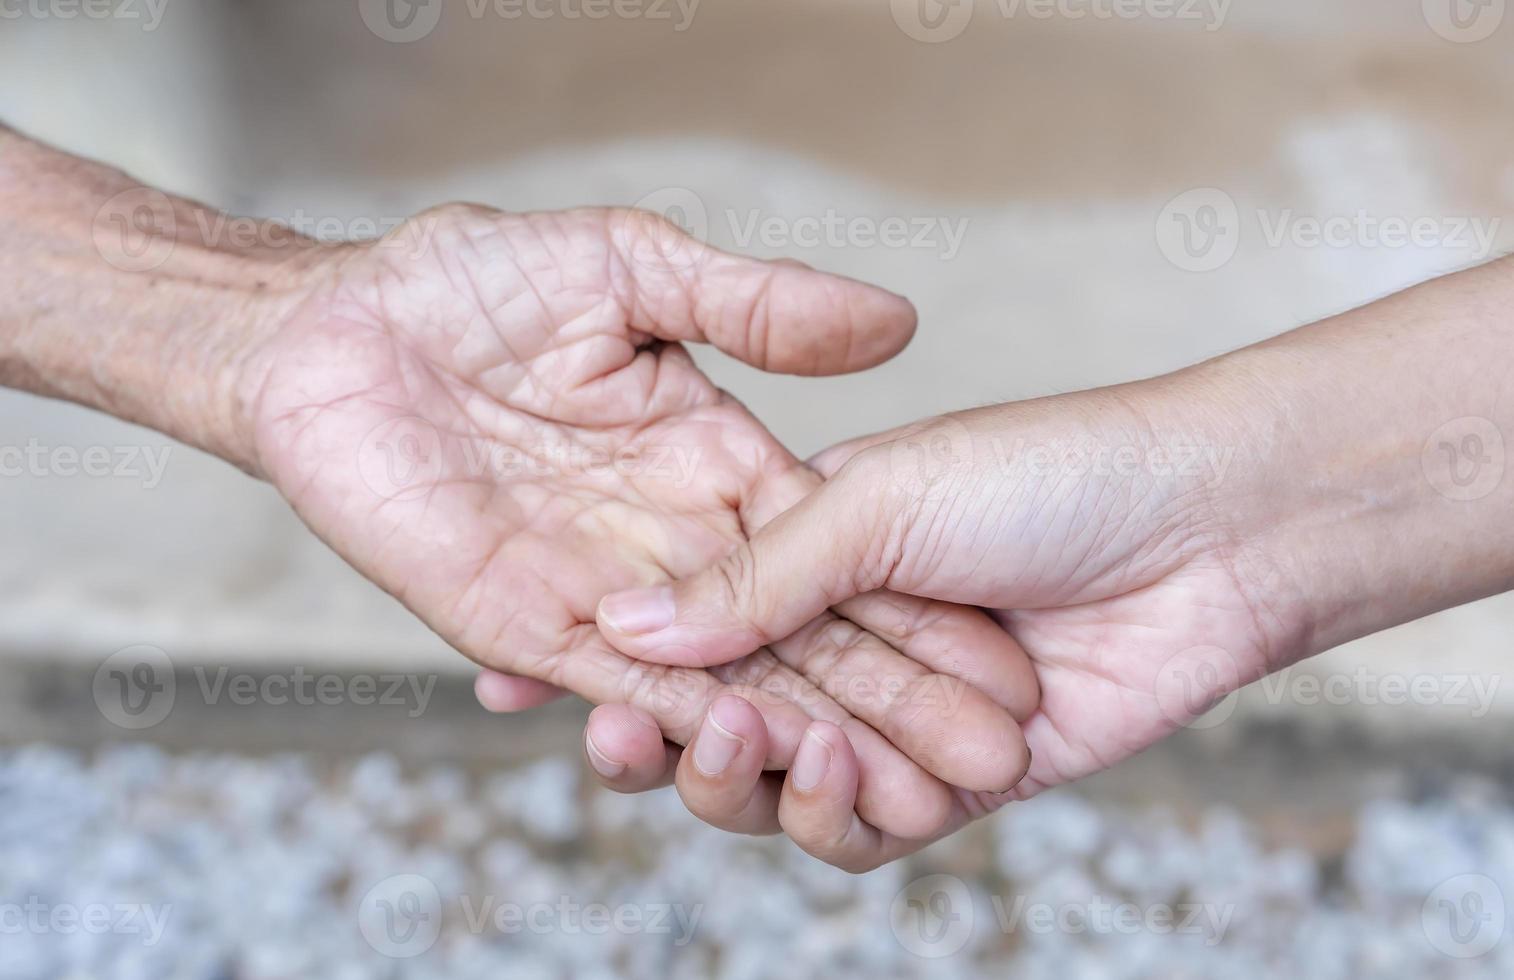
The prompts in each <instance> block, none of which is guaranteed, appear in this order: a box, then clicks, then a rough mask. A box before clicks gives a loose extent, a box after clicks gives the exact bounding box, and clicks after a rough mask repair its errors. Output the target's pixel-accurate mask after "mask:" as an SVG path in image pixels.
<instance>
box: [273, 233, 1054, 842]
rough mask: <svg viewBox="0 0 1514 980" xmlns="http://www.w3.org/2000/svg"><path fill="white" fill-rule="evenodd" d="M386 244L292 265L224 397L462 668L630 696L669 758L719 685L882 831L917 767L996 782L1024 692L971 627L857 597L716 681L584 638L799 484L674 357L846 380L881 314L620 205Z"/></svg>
mask: <svg viewBox="0 0 1514 980" xmlns="http://www.w3.org/2000/svg"><path fill="white" fill-rule="evenodd" d="M404 231H405V234H403V235H400V236H392V237H391V239H390V240H388V241H386V242H382V243H377V244H374V245H366V246H348V247H344V248H341V249H338V250H335V251H333V252H331V253H329V254H326V255H323V256H322V257H321V258H320V259H319V260H318V261H317V262H315V263H314V264H313V266H312V268H311V270H310V277H311V278H310V281H311V282H312V284H313V285H312V287H311V290H310V292H309V294H308V296H307V298H306V299H305V300H304V302H303V303H302V304H301V305H300V306H299V307H298V309H296V310H295V311H294V312H293V313H292V314H291V315H290V316H289V318H288V319H287V320H286V322H285V323H284V324H282V326H281V327H280V329H279V330H278V332H277V333H276V334H275V335H274V336H273V337H272V339H271V340H270V341H269V343H268V344H267V345H266V347H265V348H264V349H263V350H262V351H261V352H260V356H259V358H258V359H257V362H256V363H257V370H256V372H255V379H256V380H255V382H254V383H252V384H251V386H250V389H249V398H250V399H251V400H252V406H251V408H252V410H253V411H254V413H255V417H256V419H257V441H258V453H259V463H260V465H261V467H262V469H263V470H264V472H265V473H266V474H267V475H268V476H269V478H270V479H271V480H272V481H273V482H274V483H275V484H276V485H277V486H278V487H279V488H280V489H281V490H282V491H283V492H284V493H285V494H286V495H287V496H288V498H289V499H290V501H291V502H292V503H293V505H294V506H295V508H296V509H297V510H298V512H299V513H300V515H301V516H302V517H303V519H304V520H305V521H306V522H307V523H308V524H310V526H311V527H312V528H313V529H314V530H315V531H316V532H317V533H318V534H320V535H321V536H322V537H323V538H324V539H325V540H326V541H327V542H329V543H330V544H331V545H332V547H334V548H335V549H336V550H337V551H338V552H340V553H341V554H342V555H343V556H344V557H345V558H347V559H348V560H349V561H351V562H352V563H353V564H354V565H355V566H356V567H357V568H358V569H360V570H361V571H362V572H363V573H364V574H366V575H368V576H369V577H370V578H372V579H373V580H374V581H376V582H377V583H379V584H380V585H381V586H383V587H384V588H385V589H387V590H388V591H390V592H391V593H393V594H394V595H396V596H397V597H399V598H400V599H401V600H402V601H403V602H404V603H405V604H406V605H407V606H408V607H409V608H410V609H412V610H413V611H415V612H416V613H417V614H418V615H420V616H421V617H422V618H423V619H424V620H425V621H426V622H427V623H428V624H429V625H430V626H431V627H432V628H433V629H435V630H436V631H437V632H438V633H439V634H441V635H442V636H443V637H444V638H446V639H447V640H448V641H449V642H451V643H452V644H453V645H455V646H456V647H457V648H458V649H459V650H461V651H462V652H464V653H465V654H466V655H468V656H469V657H471V658H472V659H474V660H476V661H478V662H479V663H481V664H484V665H486V666H488V667H491V668H494V669H496V670H500V671H505V672H508V673H511V674H515V675H520V676H522V677H527V678H534V679H535V680H536V681H539V682H542V683H543V684H549V685H555V686H559V687H562V688H566V689H568V690H570V691H573V692H575V693H577V694H580V695H582V696H583V697H585V698H587V699H589V700H591V701H594V702H598V703H605V702H623V703H630V704H634V705H638V706H640V707H641V708H644V709H645V710H646V711H648V712H649V713H650V714H651V716H652V717H653V718H655V719H656V721H657V723H658V724H659V725H660V727H661V728H662V730H663V732H664V733H665V734H666V736H667V737H668V738H669V739H672V740H674V741H677V742H687V741H688V739H689V738H690V737H691V736H692V734H693V732H694V731H695V729H696V728H697V726H698V724H699V721H700V719H701V718H702V717H703V715H704V710H705V708H706V706H707V705H708V704H709V703H710V701H711V700H712V699H713V698H714V697H715V696H717V695H718V694H719V693H721V692H722V691H724V690H735V691H737V692H738V693H743V694H744V695H745V696H747V697H749V698H751V699H753V700H754V701H755V702H756V703H757V704H758V705H759V706H760V707H761V708H762V710H763V712H764V714H765V716H766V717H767V721H768V725H769V728H770V731H771V734H772V738H773V747H772V749H771V752H770V759H769V764H770V765H772V766H773V767H775V768H783V767H784V766H786V765H787V763H788V761H789V759H790V758H791V757H792V753H793V751H794V748H795V746H796V744H797V741H798V739H799V737H800V735H801V734H802V732H803V730H804V727H805V725H806V723H807V722H808V721H809V719H810V718H811V717H817V718H824V719H827V720H833V721H836V722H838V723H841V724H842V725H843V726H844V728H845V729H846V731H847V732H848V734H849V735H850V736H851V737H852V738H853V740H854V742H855V743H856V746H857V749H858V752H859V754H860V755H861V757H862V761H863V764H864V768H865V770H866V773H867V782H868V785H867V787H866V789H865V791H864V793H863V794H862V798H861V799H860V800H859V804H858V810H859V813H864V814H865V815H866V816H868V817H869V818H870V819H871V820H873V821H874V822H877V823H879V824H880V825H886V826H891V827H893V828H896V829H897V830H898V831H900V832H903V833H910V834H921V833H928V832H929V831H930V830H931V829H933V825H934V824H936V823H938V822H939V821H940V820H941V819H944V816H945V814H946V812H947V810H948V808H949V796H950V794H949V793H948V790H947V788H946V786H944V785H943V784H942V783H940V782H938V781H937V780H936V779H934V778H932V777H931V776H930V775H927V773H926V772H925V771H923V770H922V769H921V768H920V767H921V766H923V767H925V769H928V770H929V771H930V772H931V773H934V774H935V775H936V776H939V777H942V778H944V779H947V780H950V781H951V782H953V783H955V784H957V785H961V786H965V787H967V788H969V789H974V790H1005V789H1008V788H1009V784H1010V783H1012V782H1013V780H1014V779H1015V778H1016V776H1017V773H1016V772H1013V771H1011V768H1012V767H1013V766H1014V765H1015V764H1016V763H1015V761H1014V760H1015V759H1017V758H1019V757H1020V755H1021V754H1022V752H1023V747H1022V746H1020V745H1019V741H1020V733H1019V730H1018V726H1017V725H1016V724H1015V722H1014V720H1013V719H1012V718H1011V717H1010V713H1011V711H1012V712H1013V713H1015V714H1018V715H1021V716H1024V715H1026V714H1028V713H1029V711H1030V710H1032V709H1033V707H1034V704H1035V697H1036V692H1035V690H1034V687H1033V686H1032V685H1028V684H1026V683H1025V679H1026V678H1028V677H1029V676H1030V675H1029V671H1028V669H1026V668H1025V665H1024V662H1023V655H1022V654H1021V653H1020V652H1019V650H1018V648H1017V647H1016V646H1015V645H1014V644H1013V642H1012V641H1010V640H1009V639H1008V637H1007V636H1006V634H1005V633H1004V632H1003V631H1002V630H1001V629H999V628H998V627H997V626H996V625H995V624H993V623H992V622H991V621H990V620H988V619H987V617H986V616H984V615H983V614H982V613H980V612H978V611H976V610H970V609H966V608H962V607H955V606H948V605H945V604H941V603H931V602H925V601H922V600H918V599H912V598H906V597H901V596H891V595H886V594H877V595H871V596H863V597H860V598H858V599H855V600H852V602H850V603H849V604H847V605H845V606H842V607H838V609H837V610H836V611H833V612H831V613H828V614H826V616H825V617H824V618H823V621H820V622H817V623H816V624H815V628H813V629H807V630H805V631H802V632H801V634H798V635H796V636H795V637H793V638H790V639H788V640H784V641H781V642H778V643H774V644H772V645H771V646H770V647H769V648H766V649H764V650H761V651H759V652H758V653H756V654H753V655H752V656H750V657H747V658H744V659H743V660H741V661H739V662H737V663H734V664H730V665H727V666H725V667H722V668H719V669H718V671H717V672H716V673H709V672H706V671H703V670H690V669H678V668H659V667H653V666H649V665H646V664H643V663H639V662H637V661H634V660H631V659H628V658H626V657H624V656H622V655H621V654H619V653H617V652H615V651H614V650H613V649H612V648H611V647H609V646H608V645H607V644H606V643H605V642H604V641H603V639H602V638H601V636H600V634H599V631H598V629H597V628H596V626H595V625H594V623H595V610H596V606H597V604H598V602H599V600H600V598H601V597H602V596H604V595H605V594H607V593H610V592H614V591H617V590H620V589H625V588H627V587H631V586H636V585H647V584H652V583H655V582H659V581H665V580H669V579H671V578H676V577H678V576H682V575H687V574H690V573H692V572H694V571H696V570H698V569H700V568H703V567H705V566H707V565H709V564H710V563H711V562H712V561H714V560H716V559H717V558H719V557H720V556H721V555H723V554H725V553H726V552H728V551H729V550H730V549H731V547H732V546H733V545H734V544H735V543H737V542H739V541H741V540H743V538H744V536H745V535H746V534H747V533H748V531H749V530H751V529H754V528H755V527H757V526H760V525H761V524H763V523H765V522H766V521H767V520H768V519H770V518H772V517H774V516H776V515H777V514H778V513H780V512H781V511H783V510H784V509H786V508H788V507H789V506H791V505H792V504H793V503H795V502H796V501H797V500H799V499H800V498H802V497H803V496H804V495H805V494H806V493H807V492H808V491H809V490H810V489H812V488H813V487H814V486H815V485H816V484H817V483H818V477H816V476H814V475H813V474H811V473H810V472H809V471H808V470H807V469H805V468H804V467H803V466H802V465H801V464H800V463H799V462H798V461H797V460H795V459H794V457H793V456H791V455H790V454H789V453H788V452H787V451H785V450H784V449H783V448H782V447H781V446H780V445H779V444H778V443H777V442H776V441H775V440H774V439H773V437H772V436H771V435H769V434H768V432H767V431H766V430H765V429H764V428H763V427H762V426H761V425H760V424H758V423H757V422H756V420H754V419H753V418H752V416H751V415H750V414H749V413H748V412H747V411H746V410H745V409H744V408H743V407H742V406H741V405H740V404H739V403H738V402H736V401H735V400H734V399H732V398H731V397H730V396H729V395H727V394H725V393H723V392H722V391H720V390H719V389H717V388H716V387H715V386H714V385H713V384H712V383H711V382H710V381H709V380H708V379H707V378H706V377H705V376H704V375H703V374H702V373H701V372H700V371H699V370H698V369H697V368H696V366H695V365H694V363H693V361H692V360H691V359H690V357H689V355H688V353H687V351H685V350H684V349H683V347H682V346H681V345H680V344H679V343H678V342H679V341H683V340H697V341H708V342H711V343H713V344H715V345H716V346H718V347H720V348H722V349H723V350H725V351H727V352H729V353H731V354H734V355H735V356H737V357H740V358H742V359H743V360H746V361H748V362H749V363H752V364H755V365H757V366H759V367H763V368H765V369H769V370H777V371H785V372H790V373H801V374H826V373H836V372H840V371H848V370H856V369H859V368H863V367H867V366H870V365H872V364H875V363H877V362H879V361H881V360H883V359H885V358H886V357H888V356H890V355H892V354H893V353H894V352H896V351H897V350H898V349H900V348H901V347H902V346H903V345H904V343H905V342H906V341H907V340H908V338H909V335H910V333H911V331H912V329H913V322H914V314H913V311H912V309H911V308H910V306H909V304H908V303H907V302H905V301H904V300H902V299H900V298H898V297H895V296H893V295H891V294H888V293H886V292H883V291H881V290H876V289H873V288H870V287H867V286H864V285H862V284H859V283H855V282H851V281H848V280H843V279H839V278H836V277H831V276H826V275H822V274H820V273H817V272H814V271H811V270H809V269H806V268H803V267H800V266H796V265H790V264H768V263H761V262H756V261H752V260H746V259H740V258H735V257H732V256H728V255H724V254H722V253H718V252H715V251H714V250H711V249H707V248H705V247H704V246H701V245H699V244H698V243H696V242H694V241H692V240H691V239H688V238H687V237H685V236H683V235H682V234H681V233H680V232H678V231H677V230H676V229H674V228H672V227H671V226H669V225H667V224H666V223H664V222H661V221H660V220H658V219H655V218H653V217H651V216H647V215H644V214H641V213H638V212H619V211H575V212H566V213H561V214H546V215H530V216H514V215H503V214H499V213H497V212H492V211H487V210H485V209H482V208H467V207H450V208H446V209H441V210H438V211H434V212H429V213H428V214H426V215H423V216H421V217H420V218H418V219H416V220H415V221H413V222H412V223H411V224H410V225H409V226H407V228H406V229H405V230H404ZM868 630H871V632H868ZM880 635H881V636H886V637H888V638H889V641H888V642H884V641H883V640H881V639H879V636H880ZM901 651H902V652H901ZM717 675H718V676H717ZM959 679H966V680H967V681H971V682H974V683H977V684H981V685H982V687H983V691H980V690H979V689H978V688H977V687H974V686H972V684H969V683H963V681H962V680H959ZM887 681H893V682H894V683H893V684H892V685H891V684H889V683H886V682H887ZM984 692H986V693H984ZM875 729H876V730H875ZM879 732H882V735H880V734H879ZM884 736H887V738H885V737H884ZM890 741H892V743H893V744H890ZM895 746H897V748H896V747H895ZM901 750H902V751H901ZM906 756H908V757H909V758H906ZM911 759H913V760H915V761H913V762H912V761H910V760H911ZM916 763H919V765H916ZM901 804H903V805H901Z"/></svg>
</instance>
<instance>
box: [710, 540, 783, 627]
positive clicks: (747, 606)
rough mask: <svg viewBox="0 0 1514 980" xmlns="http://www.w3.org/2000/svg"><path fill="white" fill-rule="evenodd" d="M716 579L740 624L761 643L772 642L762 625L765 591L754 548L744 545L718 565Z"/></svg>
mask: <svg viewBox="0 0 1514 980" xmlns="http://www.w3.org/2000/svg"><path fill="white" fill-rule="evenodd" d="M712 576H713V578H714V585H715V588H716V590H717V592H718V593H719V595H720V598H721V601H722V602H723V603H724V606H725V611H726V612H727V614H728V615H729V616H730V617H731V618H732V619H734V620H735V622H736V625H737V626H739V627H740V628H741V629H742V630H744V631H745V632H747V633H749V634H751V635H752V636H753V637H754V638H756V639H757V640H758V641H759V642H761V643H764V644H766V643H768V642H770V640H771V639H772V638H771V637H770V636H769V635H768V633H767V631H766V630H765V629H763V627H762V626H761V619H762V615H761V614H762V612H763V608H762V603H763V591H762V587H761V578H760V573H759V571H758V565H757V556H756V555H754V554H753V553H752V549H751V548H748V547H745V546H743V547H740V548H737V549H736V550H735V551H733V552H731V553H730V554H729V555H727V556H726V557H725V559H724V560H723V561H721V562H719V563H717V564H716V565H715V567H714V569H713V570H712Z"/></svg>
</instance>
